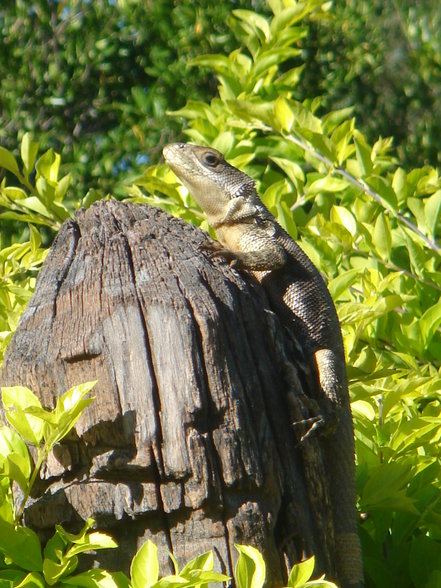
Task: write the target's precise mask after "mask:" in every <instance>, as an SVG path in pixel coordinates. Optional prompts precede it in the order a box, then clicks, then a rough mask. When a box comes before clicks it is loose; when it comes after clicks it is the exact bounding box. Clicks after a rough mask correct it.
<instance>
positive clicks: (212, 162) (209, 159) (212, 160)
mask: <svg viewBox="0 0 441 588" xmlns="http://www.w3.org/2000/svg"><path fill="white" fill-rule="evenodd" d="M203 160H204V163H205V164H206V165H209V166H210V167H216V165H217V164H218V163H219V158H218V157H217V156H216V155H215V154H214V153H204V157H203Z"/></svg>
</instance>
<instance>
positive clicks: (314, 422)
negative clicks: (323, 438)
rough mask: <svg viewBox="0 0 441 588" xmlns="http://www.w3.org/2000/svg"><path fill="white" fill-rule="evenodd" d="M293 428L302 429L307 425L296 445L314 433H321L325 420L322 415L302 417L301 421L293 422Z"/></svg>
mask: <svg viewBox="0 0 441 588" xmlns="http://www.w3.org/2000/svg"><path fill="white" fill-rule="evenodd" d="M293 426H294V427H295V428H297V427H299V428H300V427H301V428H302V429H303V430H304V427H306V426H307V427H308V429H307V431H306V432H305V433H303V434H302V435H301V436H300V440H299V443H298V445H301V444H302V443H304V442H305V441H306V440H307V439H310V438H311V437H313V436H314V435H317V434H321V432H322V431H321V429H322V428H323V427H324V426H325V421H324V419H323V417H321V416H316V417H311V418H309V419H303V420H302V421H297V422H295V423H293Z"/></svg>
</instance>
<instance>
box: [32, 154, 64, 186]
mask: <svg viewBox="0 0 441 588" xmlns="http://www.w3.org/2000/svg"><path fill="white" fill-rule="evenodd" d="M60 162H61V157H60V155H59V154H58V153H55V152H54V151H53V149H49V150H48V151H46V153H44V154H43V155H42V156H41V157H40V158H39V159H38V161H37V163H36V164H35V169H36V170H37V179H38V178H39V177H43V178H45V179H46V180H48V181H50V182H56V181H57V179H58V170H59V168H60Z"/></svg>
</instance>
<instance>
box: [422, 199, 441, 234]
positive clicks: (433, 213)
mask: <svg viewBox="0 0 441 588" xmlns="http://www.w3.org/2000/svg"><path fill="white" fill-rule="evenodd" d="M440 213H441V190H437V191H436V192H435V193H434V194H432V196H430V197H429V198H427V199H426V200H425V201H424V214H425V216H426V223H425V224H426V226H427V227H428V229H429V236H430V237H435V236H436V233H437V227H438V221H439V216H440Z"/></svg>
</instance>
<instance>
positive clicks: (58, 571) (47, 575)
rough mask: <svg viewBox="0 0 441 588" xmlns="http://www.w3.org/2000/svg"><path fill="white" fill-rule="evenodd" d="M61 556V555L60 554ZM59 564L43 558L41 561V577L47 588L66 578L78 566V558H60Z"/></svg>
mask: <svg viewBox="0 0 441 588" xmlns="http://www.w3.org/2000/svg"><path fill="white" fill-rule="evenodd" d="M60 555H61V554H60ZM60 559H61V561H60V562H56V561H53V560H51V559H47V558H45V559H44V561H43V576H44V579H45V580H46V582H47V583H48V584H49V586H53V585H54V584H56V583H57V582H59V581H60V580H61V578H63V576H68V575H69V574H71V573H72V572H73V571H75V569H76V568H77V566H78V558H76V557H75V558H68V559H65V558H63V557H61V558H60Z"/></svg>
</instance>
